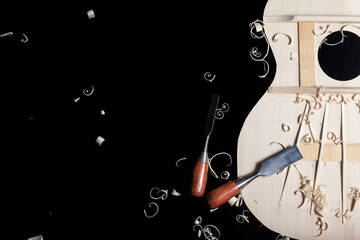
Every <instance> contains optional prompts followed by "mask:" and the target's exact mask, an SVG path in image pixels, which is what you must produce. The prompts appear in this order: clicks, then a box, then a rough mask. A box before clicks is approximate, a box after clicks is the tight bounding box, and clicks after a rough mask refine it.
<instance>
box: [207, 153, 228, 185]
mask: <svg viewBox="0 0 360 240" xmlns="http://www.w3.org/2000/svg"><path fill="white" fill-rule="evenodd" d="M220 155H226V156H228V157H229V160H230V161H229V163H228V164H226V166H230V165H231V164H232V157H231V155H230V154H228V153H227V152H220V153H217V154H215V155H214V156H212V157H211V158H209V169H210V172H211V174H212V175H213V176H214V177H215V178H219V177H218V175H217V174H216V173H215V171H214V169H213V168H212V166H211V162H212V160H213V159H214V158H215V157H217V156H220ZM227 174H228V178H229V177H230V173H229V172H227V173H224V172H222V173H221V174H220V177H221V176H223V177H226V176H227ZM221 178H222V177H221ZM223 179H226V178H223Z"/></svg>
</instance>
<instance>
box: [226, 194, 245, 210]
mask: <svg viewBox="0 0 360 240" xmlns="http://www.w3.org/2000/svg"><path fill="white" fill-rule="evenodd" d="M243 202H244V198H243V196H242V195H241V193H239V194H238V195H237V197H235V196H234V197H232V198H230V200H229V201H228V203H229V204H230V206H234V205H235V207H239V206H241V205H242V204H243Z"/></svg>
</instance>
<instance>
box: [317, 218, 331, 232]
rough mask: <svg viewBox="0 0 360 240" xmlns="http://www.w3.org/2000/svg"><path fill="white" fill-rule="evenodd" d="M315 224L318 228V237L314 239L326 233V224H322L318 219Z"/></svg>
mask: <svg viewBox="0 0 360 240" xmlns="http://www.w3.org/2000/svg"><path fill="white" fill-rule="evenodd" d="M315 224H316V225H318V226H319V229H318V231H320V233H319V234H318V235H316V236H315V237H319V236H320V235H321V234H322V233H323V231H326V230H327V229H328V224H327V222H324V221H323V220H322V219H321V218H320V217H318V218H317V221H316V223H315Z"/></svg>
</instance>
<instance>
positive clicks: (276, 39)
mask: <svg viewBox="0 0 360 240" xmlns="http://www.w3.org/2000/svg"><path fill="white" fill-rule="evenodd" d="M278 35H284V36H286V37H287V38H288V39H289V42H288V45H290V44H291V42H292V39H291V37H290V35H288V34H286V33H282V32H278V33H276V34H275V35H274V36H273V37H272V40H273V42H278V41H279V38H278Z"/></svg>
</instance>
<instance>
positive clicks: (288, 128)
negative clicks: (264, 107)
mask: <svg viewBox="0 0 360 240" xmlns="http://www.w3.org/2000/svg"><path fill="white" fill-rule="evenodd" d="M281 129H282V130H283V131H284V132H289V131H290V126H289V125H287V124H285V123H283V124H281Z"/></svg>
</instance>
